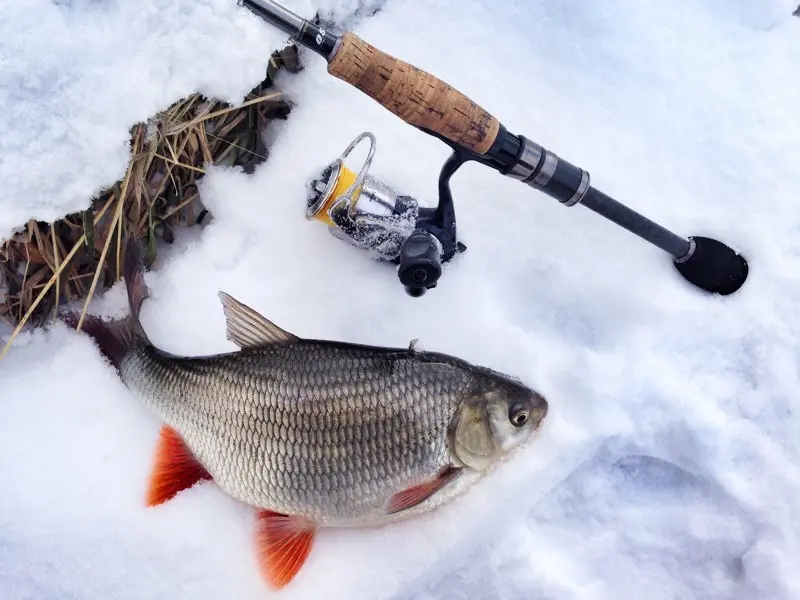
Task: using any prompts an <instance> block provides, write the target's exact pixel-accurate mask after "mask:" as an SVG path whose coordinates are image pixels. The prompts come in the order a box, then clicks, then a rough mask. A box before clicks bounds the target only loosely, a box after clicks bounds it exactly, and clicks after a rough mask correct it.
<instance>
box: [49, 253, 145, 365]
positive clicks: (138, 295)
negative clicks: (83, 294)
mask: <svg viewBox="0 0 800 600" xmlns="http://www.w3.org/2000/svg"><path fill="white" fill-rule="evenodd" d="M123 276H124V278H125V288H126V290H127V294H128V306H129V310H130V313H129V314H128V315H127V316H125V317H124V318H122V319H112V320H104V319H102V318H101V317H98V316H96V315H86V316H85V317H84V320H83V325H82V326H81V330H82V331H84V332H85V333H86V334H87V335H89V337H91V338H92V340H93V341H94V342H95V344H96V345H97V347H98V349H99V350H100V353H101V354H102V355H103V356H104V357H105V358H106V359H107V360H108V361H109V362H110V363H111V364H112V365H113V366H114V368H116V369H117V371H119V368H120V365H121V363H122V360H123V359H124V358H125V356H126V355H127V354H128V353H130V352H131V351H132V350H134V349H136V348H139V347H141V346H146V345H150V340H149V339H148V337H147V334H146V333H145V331H144V328H143V327H142V324H141V322H140V321H139V313H140V311H141V308H142V303H143V302H144V300H145V298H147V297H148V296H149V294H148V291H147V287H146V286H145V283H144V270H143V266H142V261H141V257H140V251H139V246H138V244H137V243H136V241H135V240H134V239H133V238H130V239H128V242H127V244H126V247H125V262H124V266H123ZM60 316H61V319H62V320H63V321H64V322H65V323H66V324H67V325H68V326H69V327H72V328H73V329H77V328H78V323H79V322H80V315H79V314H78V313H76V312H74V311H67V310H65V311H62V312H61V315H60Z"/></svg>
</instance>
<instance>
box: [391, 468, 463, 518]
mask: <svg viewBox="0 0 800 600" xmlns="http://www.w3.org/2000/svg"><path fill="white" fill-rule="evenodd" d="M459 473H461V469H460V468H457V467H448V468H446V469H445V470H444V471H442V472H441V473H439V475H437V476H436V477H435V478H434V479H431V480H430V481H426V482H425V483H420V484H419V485H415V486H414V487H410V488H408V489H407V490H403V491H402V492H397V493H396V494H395V495H394V496H392V497H391V498H390V499H389V506H388V507H387V512H388V514H390V515H391V514H393V513H396V512H400V511H401V510H407V509H409V508H411V507H412V506H416V505H417V504H420V503H422V502H424V501H425V500H427V499H428V498H430V497H431V496H433V495H434V494H435V493H436V492H438V491H439V490H440V489H442V488H443V487H444V486H445V485H447V484H448V483H450V482H451V481H452V480H453V479H455V478H456V477H457V476H458V474H459Z"/></svg>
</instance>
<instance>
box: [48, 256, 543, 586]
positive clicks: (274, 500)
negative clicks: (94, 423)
mask: <svg viewBox="0 0 800 600" xmlns="http://www.w3.org/2000/svg"><path fill="white" fill-rule="evenodd" d="M142 273H143V271H142V266H141V262H140V259H139V249H138V246H137V245H136V244H135V243H134V242H133V241H128V243H127V248H126V253H125V270H124V277H125V282H126V288H127V292H128V300H129V305H130V315H128V316H127V317H126V318H125V319H122V320H116V321H104V320H102V319H100V318H98V317H94V316H88V318H87V319H86V320H85V322H84V324H83V329H84V331H85V332H86V333H88V334H89V335H90V336H91V337H92V338H93V339H94V341H95V342H96V344H97V346H98V347H99V349H100V351H101V353H102V354H103V355H104V356H105V357H106V358H107V359H108V361H109V362H110V363H111V364H112V365H113V366H114V367H115V368H116V369H117V372H118V373H119V375H120V377H121V379H122V381H123V382H124V383H125V385H126V386H127V387H128V388H129V389H130V390H131V391H132V392H133V393H134V394H135V395H136V396H137V397H138V398H139V399H140V400H141V402H142V403H143V404H144V405H145V406H146V407H147V408H148V409H150V410H151V411H153V412H154V413H155V414H156V415H157V416H158V417H159V418H160V419H161V421H162V422H163V427H162V431H161V437H160V440H159V446H158V448H157V451H156V456H155V466H154V469H153V473H152V476H151V480H150V483H149V488H148V492H147V499H146V502H147V505H148V506H155V505H158V504H161V503H163V502H166V501H167V500H169V499H171V498H173V497H174V496H175V495H176V494H178V493H179V492H180V491H182V490H185V489H188V488H189V487H192V486H193V485H195V484H197V483H198V482H200V481H203V480H213V481H214V482H215V483H216V485H218V486H220V488H221V489H222V490H224V491H225V492H226V493H227V494H228V495H230V496H231V497H233V498H235V499H237V500H239V501H241V502H243V503H246V504H248V505H250V506H253V507H255V508H257V509H259V530H258V533H257V543H258V547H259V548H260V551H259V565H260V568H261V570H262V574H263V575H264V577H265V578H266V580H267V581H268V582H269V583H271V584H272V585H273V587H276V588H280V587H282V586H284V585H286V584H287V583H288V582H289V581H290V580H291V579H292V578H293V577H294V576H295V575H296V574H297V572H298V571H299V570H300V568H301V567H302V565H303V563H304V561H305V560H306V558H307V556H308V553H309V552H310V550H311V547H312V545H313V541H314V533H315V531H316V529H317V528H318V527H331V526H342V527H362V526H376V525H380V524H384V523H388V522H392V521H396V520H399V519H405V518H408V517H411V516H414V515H418V514H421V513H424V512H427V511H430V510H432V509H434V508H436V507H438V506H440V505H441V504H444V503H446V502H447V501H449V500H450V499H451V498H453V497H454V496H456V495H458V494H460V493H462V492H463V491H464V490H466V489H467V488H468V487H469V485H470V484H472V483H473V482H475V481H476V480H477V479H479V478H480V477H483V476H485V475H486V474H487V473H488V472H489V471H490V470H491V468H492V467H493V466H495V465H496V464H497V463H498V462H499V461H501V460H504V459H505V458H506V457H507V456H508V455H509V453H511V452H512V451H513V450H514V449H516V448H518V447H519V446H520V445H521V444H522V443H523V442H526V441H527V440H528V439H529V438H530V436H531V434H532V433H533V432H534V431H536V430H537V429H538V428H539V425H540V423H541V422H542V420H543V419H544V418H545V416H546V414H547V411H548V403H547V401H546V400H545V399H544V398H543V397H542V396H541V395H540V394H538V393H537V392H535V391H533V390H532V389H530V388H528V387H527V386H525V385H523V384H522V383H521V382H520V381H518V380H516V379H515V378H512V377H510V376H506V375H503V374H500V373H497V372H495V371H493V370H491V369H488V368H485V367H480V366H475V365H472V364H470V363H468V362H466V361H464V360H461V359H459V358H457V357H454V356H449V355H446V354H441V353H436V352H423V351H419V350H417V349H415V348H414V347H413V343H412V345H411V346H409V347H408V348H384V347H377V346H365V345H358V344H350V343H343V342H334V341H326V340H309V339H301V338H298V337H297V336H295V335H293V334H291V333H289V332H287V331H284V330H283V329H281V328H280V327H278V326H277V325H275V324H274V323H271V322H270V321H269V320H267V319H266V318H264V317H263V316H262V315H260V314H259V313H257V312H256V311H254V310H252V309H251V308H249V307H247V306H246V305H244V304H242V303H240V302H238V301H237V300H236V299H234V298H233V297H231V296H229V295H228V294H225V293H224V292H220V298H221V301H222V307H223V312H224V315H225V318H226V335H227V339H229V340H231V341H233V342H235V343H236V344H237V345H238V346H239V347H240V350H238V351H236V352H229V353H223V354H216V355H211V356H197V357H185V356H175V355H172V354H169V353H167V352H165V351H163V350H160V349H159V348H156V347H155V346H154V345H153V344H152V343H150V341H149V339H148V337H147V334H146V333H145V331H144V330H143V328H142V326H141V323H140V321H139V311H140V308H141V306H142V303H143V301H144V300H145V299H146V297H147V295H148V293H147V290H146V288H145V285H144V278H143V275H142ZM64 320H65V321H66V322H67V323H69V324H71V325H73V326H74V325H75V324H76V321H77V319H76V315H74V314H65V315H64Z"/></svg>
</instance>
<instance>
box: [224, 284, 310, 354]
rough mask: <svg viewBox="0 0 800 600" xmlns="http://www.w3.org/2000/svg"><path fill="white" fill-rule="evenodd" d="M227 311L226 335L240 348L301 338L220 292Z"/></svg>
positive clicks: (283, 342) (284, 342) (287, 341)
mask: <svg viewBox="0 0 800 600" xmlns="http://www.w3.org/2000/svg"><path fill="white" fill-rule="evenodd" d="M219 298H220V300H222V310H223V311H224V312H225V336H226V337H227V338H228V339H229V340H230V341H232V342H233V343H235V344H236V345H237V346H239V347H240V348H257V347H259V346H269V345H271V344H286V343H289V342H296V341H298V340H299V338H298V337H297V336H296V335H294V334H292V333H289V332H288V331H284V330H283V329H281V328H280V327H278V326H277V325H275V323H273V322H271V321H270V320H269V319H267V318H265V317H263V316H261V315H260V314H258V313H257V312H256V311H254V310H253V309H252V308H250V307H249V306H247V305H245V304H242V303H241V302H239V301H238V300H237V299H236V298H234V297H233V296H231V295H230V294H226V293H225V292H220V293H219Z"/></svg>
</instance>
